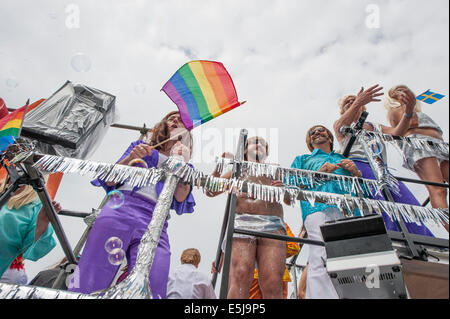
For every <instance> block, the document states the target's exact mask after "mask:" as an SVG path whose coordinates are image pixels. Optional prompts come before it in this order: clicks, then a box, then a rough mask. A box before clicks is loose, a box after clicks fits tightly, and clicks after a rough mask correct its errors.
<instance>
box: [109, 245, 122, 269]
mask: <svg viewBox="0 0 450 319" xmlns="http://www.w3.org/2000/svg"><path fill="white" fill-rule="evenodd" d="M124 258H125V251H124V250H123V249H122V248H116V249H113V250H112V251H111V252H110V253H109V255H108V261H109V263H110V264H111V265H114V266H119V265H120V264H122V262H123V260H124Z"/></svg>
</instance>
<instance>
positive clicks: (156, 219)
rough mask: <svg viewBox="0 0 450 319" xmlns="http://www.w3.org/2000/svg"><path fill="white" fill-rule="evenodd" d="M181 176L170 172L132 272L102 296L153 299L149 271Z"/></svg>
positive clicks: (142, 240) (140, 245) (108, 297)
mask: <svg viewBox="0 0 450 319" xmlns="http://www.w3.org/2000/svg"><path fill="white" fill-rule="evenodd" d="M178 181H179V177H177V176H175V175H173V174H171V173H169V174H168V176H167V178H166V181H165V182H164V187H163V189H162V191H161V194H160V195H159V198H158V202H157V203H156V206H155V209H154V211H153V216H152V220H151V221H150V224H149V225H148V228H147V230H146V232H145V233H144V236H142V239H141V243H140V244H139V248H138V253H137V257H136V265H135V266H134V268H133V270H132V271H131V273H130V274H129V275H128V276H127V277H126V278H125V279H124V280H123V281H122V282H121V283H119V284H118V285H116V286H113V287H111V288H109V289H108V290H106V292H105V294H104V295H103V296H102V297H100V298H107V299H122V298H126V299H151V298H153V296H152V293H151V290H150V287H149V272H150V269H151V267H152V264H153V259H154V258H155V252H156V247H157V246H158V243H159V239H160V236H161V231H162V229H163V227H164V223H165V221H166V219H167V215H168V214H169V210H170V206H171V204H172V200H173V194H174V192H175V188H176V187H177V184H178Z"/></svg>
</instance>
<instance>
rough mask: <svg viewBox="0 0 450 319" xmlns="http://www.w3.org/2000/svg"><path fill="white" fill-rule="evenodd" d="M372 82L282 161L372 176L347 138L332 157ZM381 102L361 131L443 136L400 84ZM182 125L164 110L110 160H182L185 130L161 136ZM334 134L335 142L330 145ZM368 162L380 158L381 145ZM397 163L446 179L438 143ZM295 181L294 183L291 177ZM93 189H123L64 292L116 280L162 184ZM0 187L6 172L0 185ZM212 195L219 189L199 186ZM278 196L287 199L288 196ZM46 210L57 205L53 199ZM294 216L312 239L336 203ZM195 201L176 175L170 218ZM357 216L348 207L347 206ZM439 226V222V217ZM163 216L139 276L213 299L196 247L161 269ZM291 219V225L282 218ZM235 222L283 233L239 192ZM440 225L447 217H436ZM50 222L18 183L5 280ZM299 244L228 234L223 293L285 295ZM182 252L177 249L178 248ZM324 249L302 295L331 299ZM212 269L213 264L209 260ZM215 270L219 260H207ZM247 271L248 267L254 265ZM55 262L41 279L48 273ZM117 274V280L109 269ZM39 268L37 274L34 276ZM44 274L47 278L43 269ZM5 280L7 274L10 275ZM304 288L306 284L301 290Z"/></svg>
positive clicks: (410, 200) (0, 253)
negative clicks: (380, 111)
mask: <svg viewBox="0 0 450 319" xmlns="http://www.w3.org/2000/svg"><path fill="white" fill-rule="evenodd" d="M382 95H383V93H382V88H381V87H379V86H378V85H375V86H373V87H370V88H368V89H366V90H364V89H363V88H361V90H360V91H359V92H358V93H357V94H355V95H347V96H345V97H343V98H342V99H341V100H340V101H339V112H340V117H339V119H337V121H336V122H335V123H334V126H333V129H334V135H333V133H332V132H331V131H330V130H329V129H328V128H326V127H324V126H323V125H320V124H318V125H315V126H313V127H311V128H310V129H308V130H307V132H306V146H307V147H308V149H309V150H310V153H309V154H303V155H299V156H294V157H293V158H294V160H293V162H292V165H291V167H292V168H298V169H303V170H310V171H315V172H327V173H333V174H337V175H345V176H358V177H363V178H366V179H375V177H374V174H373V171H372V169H371V167H370V165H369V161H368V159H367V157H366V153H365V152H364V150H363V147H362V145H361V143H360V142H359V141H358V140H356V142H355V144H354V145H353V147H352V148H351V151H350V154H349V155H348V157H344V156H343V155H342V153H343V150H344V149H345V147H346V145H347V143H348V141H349V138H350V137H349V135H345V134H344V133H342V131H341V128H342V127H344V126H350V125H351V124H352V123H355V122H357V121H358V119H359V118H360V116H361V114H362V112H363V111H364V110H365V105H367V104H368V103H371V102H374V101H381V96H382ZM385 107H386V110H387V119H388V121H389V125H383V124H378V123H371V122H365V123H364V127H363V128H364V129H365V130H368V131H377V132H382V133H385V134H391V135H399V136H408V137H414V138H417V139H426V140H432V141H438V142H440V141H443V137H442V134H443V132H442V129H441V128H440V127H439V126H438V125H437V124H436V123H435V122H434V121H433V120H432V119H431V118H430V117H429V116H427V115H426V114H425V113H423V112H422V111H421V109H420V104H419V102H418V101H417V100H416V98H415V95H414V94H413V92H411V90H410V89H409V88H408V87H407V86H404V85H398V86H395V87H393V88H391V89H390V90H389V91H388V93H387V94H386V97H385ZM180 128H184V125H183V123H182V121H181V119H180V115H179V113H178V112H171V113H169V114H167V115H166V116H165V117H164V118H163V119H162V120H161V121H160V122H159V123H158V124H157V125H155V127H154V128H153V130H152V135H151V139H150V140H149V141H146V142H144V141H143V140H138V141H134V142H132V143H131V144H130V145H129V146H128V148H127V149H126V150H125V152H124V153H123V155H122V156H121V157H120V158H119V160H118V161H117V163H119V164H123V165H133V163H135V162H136V160H141V161H142V160H143V161H144V162H145V163H146V166H147V167H148V168H152V167H160V166H161V165H162V163H163V162H164V161H165V160H166V159H167V158H168V157H169V156H172V155H182V156H183V157H184V160H185V161H186V162H188V161H189V160H190V155H191V152H192V145H193V143H192V137H190V139H189V143H182V142H181V141H179V140H178V141H176V140H170V141H169V142H167V143H163V144H162V145H160V144H161V142H162V141H166V140H167V139H169V138H170V136H171V133H172V132H173V131H174V130H177V129H180ZM335 139H336V140H337V143H335ZM383 150H384V151H383V152H382V153H381V154H380V155H379V158H378V160H379V161H382V162H383V164H386V159H387V157H386V147H384V148H383ZM403 152H404V157H403V158H404V167H406V168H408V169H410V170H412V171H414V172H415V173H416V174H417V175H418V177H419V178H420V179H422V180H425V181H431V182H437V183H442V182H443V181H446V182H447V183H448V182H449V178H448V174H449V158H448V154H443V153H441V152H440V151H439V150H436V152H434V153H432V152H426V151H424V150H423V149H420V148H417V149H416V148H414V146H411V145H405V146H404V148H403ZM268 154H269V145H268V143H267V141H265V140H264V139H263V138H261V137H257V136H254V137H249V138H248V139H247V142H246V145H245V152H244V160H246V161H250V162H258V163H263V162H264V161H265V159H266V158H267V156H268ZM223 157H229V158H232V157H233V154H231V153H224V154H223ZM220 174H222V175H221V177H224V178H230V177H231V172H229V171H228V172H223V173H219V171H218V170H217V169H216V170H215V171H214V172H213V173H212V175H214V176H217V177H218V176H220ZM239 178H241V179H244V180H248V181H252V182H256V183H261V184H265V185H272V186H280V187H282V186H284V185H285V182H286V181H283V180H273V179H270V178H268V177H264V176H259V177H255V176H247V175H246V174H244V175H243V176H240V177H239ZM294 182H295V181H294ZM92 184H93V185H95V186H99V187H103V188H104V189H105V191H106V192H110V191H112V190H120V191H121V192H122V193H123V195H124V204H123V205H122V206H120V207H118V208H112V207H111V206H108V205H104V206H103V208H102V210H101V212H100V213H99V215H98V217H97V219H96V221H95V223H94V225H93V227H92V229H91V231H90V233H89V236H88V238H87V241H86V244H85V247H84V250H83V252H82V254H81V257H80V259H79V262H78V265H77V268H76V270H75V273H74V275H73V277H72V280H71V281H70V283H68V287H67V289H68V290H69V291H73V292H80V293H85V294H90V293H93V292H96V291H101V290H104V289H106V288H108V287H110V286H111V285H114V284H117V282H119V281H121V280H123V279H124V278H125V277H126V275H127V274H128V272H130V271H131V270H132V269H133V267H134V266H135V263H136V262H137V261H136V255H137V250H138V246H139V243H140V240H141V237H142V236H143V234H144V232H145V231H146V229H147V226H148V225H149V223H150V221H151V219H152V214H153V211H154V208H155V205H156V202H157V200H158V197H159V194H160V192H161V190H162V188H163V185H164V181H160V182H158V183H157V184H156V185H149V186H145V187H141V188H139V187H130V186H129V185H127V184H114V183H110V182H105V181H102V180H101V179H96V180H94V181H92ZM6 186H7V179H6V180H5V183H4V184H3V185H1V187H2V190H4V189H5V187H6ZM426 187H427V189H428V192H429V196H430V202H431V206H432V207H434V208H448V203H447V193H446V189H445V188H442V187H436V186H428V185H427V186H426ZM399 189H400V192H399V194H393V197H394V200H395V201H396V202H398V203H405V204H411V205H419V206H420V205H421V204H420V203H419V202H418V200H417V199H416V198H415V196H414V195H413V194H412V193H411V192H410V190H409V189H408V188H407V187H406V186H405V185H404V184H403V183H402V182H399ZM308 190H312V191H320V192H329V193H336V194H343V193H344V191H343V190H342V189H341V188H340V187H337V185H336V183H333V182H331V181H330V182H325V183H321V184H320V185H316V186H314V188H312V187H310V188H308ZM206 194H207V195H208V196H210V197H213V196H217V195H219V194H220V192H212V191H207V193H206ZM368 196H371V197H370V198H372V199H381V200H385V198H384V197H383V196H382V195H379V194H377V195H368ZM284 203H285V204H287V205H289V204H290V201H289V200H288V199H285V200H284ZM53 204H54V206H55V210H56V211H59V210H60V209H61V208H60V206H59V204H58V203H56V202H54V203H53ZM300 206H301V214H302V220H303V228H302V233H301V235H299V236H305V234H306V236H307V237H308V238H309V239H313V240H322V236H321V232H320V225H322V224H324V223H325V222H327V221H331V220H337V219H341V218H344V216H343V213H342V212H341V211H340V210H339V209H338V207H336V206H334V205H330V204H326V203H316V204H315V205H311V204H310V203H309V202H308V201H301V205H300ZM194 207H195V200H194V197H193V194H192V186H191V185H189V184H186V183H182V182H180V183H179V184H178V185H177V188H176V190H175V193H174V196H173V201H172V205H171V207H170V208H171V209H173V210H175V212H176V213H177V214H178V215H181V214H190V213H193V212H194ZM382 214H383V219H384V221H385V224H386V228H387V229H388V230H394V231H398V225H397V222H396V221H394V220H393V219H392V218H391V217H390V216H389V215H388V214H387V213H386V212H382ZM355 215H358V210H355ZM405 224H406V226H407V228H408V231H409V232H411V233H415V234H422V235H427V236H433V234H432V233H431V232H430V230H429V229H428V228H427V227H426V226H425V225H423V224H421V225H420V224H417V223H415V222H408V221H406V220H405ZM444 224H445V223H444ZM167 226H168V223H167V221H166V222H165V225H164V228H163V230H162V232H161V238H160V240H159V244H158V246H157V249H156V253H155V256H154V261H153V264H152V267H151V269H150V275H149V283H150V288H151V292H152V294H153V298H215V294H214V291H213V290H212V288H211V286H210V284H209V283H208V280H206V279H205V276H204V275H203V276H202V275H201V274H199V272H198V269H197V267H198V263H199V262H200V254H199V252H198V251H197V250H195V249H194V250H188V251H185V252H183V255H182V258H181V264H182V265H181V266H179V267H177V269H176V270H175V272H174V273H173V274H171V275H170V276H169V269H170V255H171V252H170V244H169V238H168V234H167ZM291 226H292V225H291ZM235 227H240V228H245V229H251V230H255V231H261V232H268V233H273V234H281V235H286V234H288V235H292V236H294V234H292V233H291V232H290V229H289V226H287V224H286V223H285V221H284V218H283V206H282V204H280V203H278V202H268V201H262V200H258V199H255V198H252V197H248V196H247V194H246V193H242V194H239V196H238V198H237V203H236V219H235ZM445 228H446V230H447V231H448V224H445ZM52 234H53V228H52V226H51V224H49V220H48V218H47V217H46V214H45V212H44V211H43V209H42V204H41V202H40V201H39V199H38V197H37V194H36V192H35V191H34V190H33V189H32V187H31V186H22V187H20V188H19V189H18V190H17V191H16V192H15V193H14V194H13V196H12V197H11V198H10V199H9V201H8V203H7V204H5V205H4V206H3V207H1V211H0V248H1V249H0V276H3V278H2V280H3V281H6V282H7V281H8V278H9V281H10V282H14V280H16V281H15V282H16V283H24V280H23V277H21V279H20V280H22V281H20V282H19V281H18V280H19V279H14V278H18V277H17V276H16V277H14V271H19V270H23V264H22V267H21V266H20V264H21V261H22V258H25V259H31V260H38V259H39V258H41V257H43V256H44V255H45V254H47V253H48V252H49V251H50V250H51V249H53V247H54V246H55V241H54V239H53V237H52ZM111 237H118V238H120V239H121V242H122V243H123V246H122V249H123V250H124V252H125V254H126V261H127V266H126V269H125V271H124V269H123V268H120V267H121V266H120V265H116V264H111V263H110V262H108V252H107V251H106V250H105V249H104V245H105V242H106V241H107V240H108V239H109V238H111ZM299 250H300V247H299V246H298V244H295V243H287V242H284V241H281V240H275V239H269V238H262V237H253V236H248V235H242V234H234V235H233V241H232V252H231V264H230V274H229V290H228V298H244V299H248V298H280V299H281V298H286V297H287V288H286V287H287V282H288V281H289V280H290V278H289V272H288V271H287V269H286V258H287V257H289V256H292V255H295V254H298V253H299ZM186 254H187V255H189V254H190V255H189V256H187V255H186ZM323 260H326V252H325V248H324V247H322V246H315V245H311V246H310V247H309V257H308V265H307V271H306V269H305V271H304V272H303V275H302V278H301V280H300V284H299V296H300V297H304V298H338V295H337V293H336V290H335V289H334V287H333V285H332V283H331V280H330V278H329V276H328V274H327V271H326V268H325V267H324V263H323ZM212 268H213V269H212V271H217V270H216V267H215V265H214V263H213V267H212ZM217 268H219V270H220V267H217ZM255 268H256V269H255ZM56 269H58V267H57V268H55V269H53V270H54V271H53V272H51V273H49V272H47V273H46V276H47V275H48V276H50V277H51V276H53V278H55V277H56V272H55V271H56ZM120 271H123V273H122V275H121V276H120V277H119V279H118V280H117V279H116V278H117V274H118V272H120ZM11 273H13V275H11ZM43 273H44V272H42V273H40V274H39V275H38V277H39V276H40V275H43ZM52 274H53V275H52ZM12 278H13V279H12ZM41 279H42V278H35V279H33V281H31V282H30V283H29V284H36V285H39V284H40V285H42V286H45V285H47V287H51V282H52V281H51V280H41ZM305 287H306V288H305Z"/></svg>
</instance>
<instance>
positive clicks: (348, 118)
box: [333, 84, 383, 141]
mask: <svg viewBox="0 0 450 319" xmlns="http://www.w3.org/2000/svg"><path fill="white" fill-rule="evenodd" d="M382 89H383V88H382V87H379V86H378V84H376V85H374V86H372V87H370V88H368V89H367V90H366V91H364V88H363V87H362V88H361V90H360V91H359V93H358V94H357V95H356V98H355V100H354V101H353V103H352V104H351V105H350V107H348V106H347V107H346V105H345V104H344V106H343V108H344V110H345V111H344V113H343V114H342V115H341V117H340V118H339V119H338V120H337V121H336V122H334V124H333V128H334V133H335V134H336V138H337V139H338V141H341V140H342V139H343V138H344V135H343V134H342V133H341V132H340V130H341V127H342V126H350V124H352V123H353V122H354V121H355V120H357V119H355V114H359V112H360V110H361V108H362V107H363V106H364V105H366V104H369V103H370V102H378V101H380V99H378V98H377V97H379V96H381V95H383V93H380V91H381V90H382ZM344 102H345V101H344ZM349 103H351V101H350V102H349Z"/></svg>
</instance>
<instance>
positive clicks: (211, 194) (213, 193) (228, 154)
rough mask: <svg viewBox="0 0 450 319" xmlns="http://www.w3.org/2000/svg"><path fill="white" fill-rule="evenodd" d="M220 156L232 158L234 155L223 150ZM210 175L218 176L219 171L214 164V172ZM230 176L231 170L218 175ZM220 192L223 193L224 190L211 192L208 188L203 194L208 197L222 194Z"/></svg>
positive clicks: (227, 177)
mask: <svg viewBox="0 0 450 319" xmlns="http://www.w3.org/2000/svg"><path fill="white" fill-rule="evenodd" d="M222 157H223V158H229V159H233V158H234V155H233V154H231V153H228V152H224V153H223V154H222ZM211 175H212V176H214V177H219V176H220V173H219V171H218V169H217V166H216V168H215V169H214V172H212V174H211ZM231 176H232V172H231V171H228V172H226V173H224V174H223V175H222V176H220V177H221V178H226V179H229V178H231ZM222 193H224V191H222V192H220V191H218V192H212V191H210V190H207V191H206V193H205V194H206V196H208V197H216V196H217V195H220V194H222Z"/></svg>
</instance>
